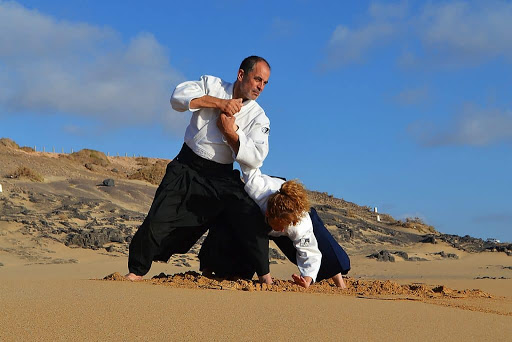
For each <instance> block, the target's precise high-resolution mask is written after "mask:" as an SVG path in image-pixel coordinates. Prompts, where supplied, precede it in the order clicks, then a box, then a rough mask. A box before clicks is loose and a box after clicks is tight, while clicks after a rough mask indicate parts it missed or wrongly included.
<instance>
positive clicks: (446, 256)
mask: <svg viewBox="0 0 512 342" xmlns="http://www.w3.org/2000/svg"><path fill="white" fill-rule="evenodd" d="M434 255H439V256H441V258H443V259H458V258H459V257H458V256H457V254H454V253H445V252H444V251H441V252H438V253H434Z"/></svg>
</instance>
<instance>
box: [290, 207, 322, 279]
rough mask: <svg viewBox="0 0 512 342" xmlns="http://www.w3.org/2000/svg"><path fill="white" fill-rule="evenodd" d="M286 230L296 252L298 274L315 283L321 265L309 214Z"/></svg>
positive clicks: (320, 257)
mask: <svg viewBox="0 0 512 342" xmlns="http://www.w3.org/2000/svg"><path fill="white" fill-rule="evenodd" d="M288 230H289V235H288V236H289V238H290V239H291V240H292V241H293V245H294V246H295V249H296V250H297V267H298V268H299V271H300V274H301V275H302V276H303V277H305V276H308V277H311V278H312V279H313V281H314V282H315V281H316V277H317V275H318V271H319V270H320V265H321V263H322V253H321V252H320V250H319V249H318V242H317V240H316V237H315V234H314V233H313V223H312V222H311V218H310V217H309V214H305V215H304V217H303V219H302V220H301V221H300V222H299V223H297V225H296V226H294V227H289V228H288Z"/></svg>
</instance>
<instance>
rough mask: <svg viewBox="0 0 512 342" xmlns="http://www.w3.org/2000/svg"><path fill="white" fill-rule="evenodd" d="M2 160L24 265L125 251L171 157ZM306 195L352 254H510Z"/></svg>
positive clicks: (1, 201)
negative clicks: (69, 251)
mask: <svg viewBox="0 0 512 342" xmlns="http://www.w3.org/2000/svg"><path fill="white" fill-rule="evenodd" d="M0 161H1V162H0V176H1V180H0V184H1V185H2V187H3V192H2V193H0V252H2V251H3V252H4V253H7V254H9V255H12V256H16V257H17V258H21V259H23V260H26V262H27V263H74V262H77V261H76V260H75V259H73V258H68V259H66V258H62V257H61V256H59V255H57V254H56V253H55V252H54V251H52V250H51V249H50V248H48V244H49V243H58V244H62V245H63V246H67V247H68V248H85V249H92V250H96V251H97V252H98V253H102V254H108V255H110V256H113V257H116V256H126V255H127V253H128V245H129V242H130V241H131V238H132V236H133V234H134V233H135V231H136V230H137V228H138V226H139V225H140V224H141V222H142V221H143V220H144V217H145V215H146V213H147V211H148V209H149V206H150V205H151V201H152V198H153V195H154V193H155V190H156V187H157V184H158V183H159V181H160V179H161V178H162V176H163V174H164V172H165V167H166V165H167V163H168V162H169V160H162V159H154V158H145V157H133V158H132V157H112V156H106V155H105V154H103V153H101V152H98V151H93V150H81V151H78V152H76V153H73V154H59V153H44V152H34V151H33V150H32V149H30V148H24V147H19V146H18V145H17V144H16V143H15V142H13V141H12V140H10V139H6V138H3V139H1V140H0ZM106 179H112V180H113V181H114V186H106V185H104V184H103V181H104V180H106ZM309 195H310V199H311V202H312V204H313V206H314V207H315V208H316V209H317V211H318V213H319V215H320V217H321V218H322V220H323V221H324V223H325V224H326V225H327V227H328V228H329V230H330V231H331V232H332V234H333V236H334V237H335V238H336V239H337V241H338V242H339V243H340V244H341V245H342V246H343V247H344V248H345V249H346V250H347V251H348V252H349V253H350V254H352V255H356V254H357V255H363V254H364V255H369V256H371V257H374V258H376V259H377V260H381V261H394V260H395V258H397V259H400V260H410V261H426V260H436V259H437V260H438V259H442V258H456V257H457V255H456V254H454V253H445V252H444V247H443V246H445V247H451V248H456V249H459V250H462V251H465V252H483V251H491V252H492V251H494V252H505V253H507V254H508V255H512V245H506V244H499V243H498V244H497V243H493V242H484V241H483V240H481V239H475V238H471V237H469V236H465V237H458V236H455V235H446V234H441V233H439V232H437V231H436V230H435V229H434V228H433V227H431V226H428V225H426V224H424V223H423V222H421V220H419V219H414V218H413V219H407V220H406V221H398V220H395V219H394V218H392V217H391V216H390V215H387V214H385V213H378V214H377V213H374V212H373V211H372V210H371V208H370V207H367V206H359V205H357V204H354V203H351V202H348V201H345V200H343V199H338V198H335V197H333V196H330V195H328V194H325V193H319V192H316V191H310V192H309ZM377 215H379V218H380V221H378V220H377ZM200 242H201V240H200ZM425 243H427V244H435V245H439V248H438V250H436V251H435V252H431V253H423V252H422V253H419V252H417V251H416V249H415V246H418V245H419V244H425ZM199 248H200V245H199V244H196V245H195V246H194V247H193V248H192V250H191V251H190V252H189V253H188V254H186V255H178V256H174V257H173V258H172V259H171V263H172V264H173V265H176V266H185V267H188V266H190V263H191V262H193V261H194V260H196V254H197V253H198V251H199ZM271 257H272V258H274V259H276V260H274V261H273V262H274V263H276V262H281V261H277V260H280V259H283V257H282V256H281V255H280V253H279V252H278V251H277V250H275V249H271ZM1 261H2V260H0V262H1Z"/></svg>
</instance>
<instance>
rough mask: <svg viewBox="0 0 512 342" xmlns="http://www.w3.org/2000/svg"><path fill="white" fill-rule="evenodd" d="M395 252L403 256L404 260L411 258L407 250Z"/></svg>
mask: <svg viewBox="0 0 512 342" xmlns="http://www.w3.org/2000/svg"><path fill="white" fill-rule="evenodd" d="M393 254H395V255H398V256H399V257H402V258H403V259H404V260H409V255H408V254H407V253H405V252H401V251H398V252H393Z"/></svg>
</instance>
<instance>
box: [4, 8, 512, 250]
mask: <svg viewBox="0 0 512 342" xmlns="http://www.w3.org/2000/svg"><path fill="white" fill-rule="evenodd" d="M510 32H512V4H511V3H510V2H505V1H492V0H491V1H464V2H462V1H432V2H421V1H409V2H407V1H400V2H374V1H369V2H367V1H358V2H350V3H348V2H341V1H325V2H322V1H309V0H302V1H301V0H296V1H260V2H257V3H255V2H244V1H232V0H225V1H217V2H213V1H193V2H192V1H188V2H187V1H185V2H175V1H172V2H171V1H148V2H144V4H143V3H142V2H140V1H108V2H107V1H101V2H100V1H79V0H77V1H51V0H48V1H19V2H11V1H1V0H0V122H1V124H0V136H3V137H10V138H12V139H14V140H15V141H16V142H18V143H19V144H20V145H25V146H37V148H38V149H41V148H42V147H43V146H44V147H46V150H47V151H48V150H50V149H51V148H52V147H55V148H56V150H57V151H60V150H61V149H62V148H63V149H64V150H65V151H70V150H71V149H74V150H75V151H76V150H79V149H81V148H93V149H97V150H101V151H104V152H105V153H107V152H109V153H110V154H111V155H112V154H116V153H119V154H124V153H128V154H130V155H133V154H136V155H139V154H140V155H144V156H151V157H161V158H173V157H174V156H175V155H176V153H177V152H178V150H179V148H180V146H181V144H182V142H183V133H184V130H185V127H186V125H187V122H188V120H189V118H190V114H189V113H185V114H184V113H177V112H174V111H172V109H171V108H170V106H169V97H170V94H171V92H172V90H173V88H174V86H175V85H176V84H178V83H179V82H181V81H184V80H189V79H198V78H199V77H200V76H201V75H203V74H211V75H215V76H219V77H222V78H224V79H226V80H234V78H235V76H236V72H237V68H238V66H239V64H240V61H241V60H242V59H243V58H244V57H246V56H249V55H253V54H256V55H261V56H263V57H265V58H266V59H267V60H268V61H269V62H270V64H271V66H272V74H271V77H270V82H269V85H268V86H267V88H265V91H264V92H263V94H262V95H261V96H260V98H259V99H258V102H259V103H260V104H261V106H262V107H263V108H264V109H265V111H266V113H267V115H268V116H269V118H270V120H271V135H270V154H269V156H268V157H267V159H266V161H265V164H264V166H263V171H264V172H265V173H268V174H271V175H281V176H285V177H287V178H299V179H300V180H302V181H303V182H304V183H305V185H306V186H307V187H308V188H309V189H312V190H318V191H325V192H328V193H330V194H333V195H335V196H336V197H339V198H344V199H345V200H348V201H351V202H355V203H357V204H360V205H369V206H372V207H373V206H377V207H379V210H380V211H383V212H388V213H390V214H391V215H393V216H394V217H395V218H405V217H408V216H409V217H410V216H418V217H420V218H422V219H424V220H425V221H426V222H427V223H429V224H432V225H434V226H435V227H436V228H437V229H438V230H439V231H441V232H445V233H453V234H460V235H464V234H470V235H473V236H477V237H482V238H487V237H495V238H498V239H501V240H507V241H512V209H511V208H512V200H511V199H510V193H511V190H512V181H511V175H512V154H511V147H512V97H511V96H510V95H511V89H512V87H511V86H512V81H511V80H512V34H510Z"/></svg>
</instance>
